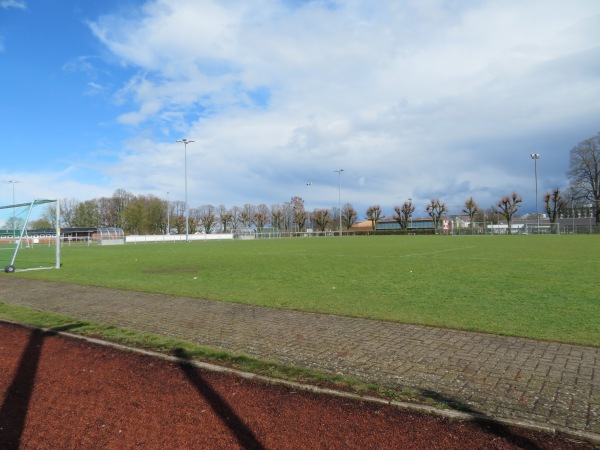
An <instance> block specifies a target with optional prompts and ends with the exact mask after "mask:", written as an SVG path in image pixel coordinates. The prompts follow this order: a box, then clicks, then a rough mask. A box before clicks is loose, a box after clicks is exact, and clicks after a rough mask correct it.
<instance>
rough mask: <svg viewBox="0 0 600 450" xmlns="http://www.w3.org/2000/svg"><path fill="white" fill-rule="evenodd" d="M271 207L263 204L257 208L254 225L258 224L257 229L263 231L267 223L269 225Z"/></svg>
mask: <svg viewBox="0 0 600 450" xmlns="http://www.w3.org/2000/svg"><path fill="white" fill-rule="evenodd" d="M269 216H270V213H269V207H268V206H267V205H265V204H264V203H261V204H260V205H258V206H257V207H256V212H255V213H254V223H255V224H256V228H257V229H258V230H262V229H263V228H264V227H265V225H266V224H267V223H269Z"/></svg>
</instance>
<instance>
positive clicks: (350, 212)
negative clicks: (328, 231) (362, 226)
mask: <svg viewBox="0 0 600 450" xmlns="http://www.w3.org/2000/svg"><path fill="white" fill-rule="evenodd" d="M357 220H358V213H357V212H356V210H355V209H354V208H353V207H352V204H350V203H346V204H344V206H342V226H343V227H345V228H346V230H349V229H350V228H352V226H353V225H354V224H355V223H356V221H357Z"/></svg>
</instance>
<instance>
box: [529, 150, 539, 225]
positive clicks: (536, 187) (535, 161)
mask: <svg viewBox="0 0 600 450" xmlns="http://www.w3.org/2000/svg"><path fill="white" fill-rule="evenodd" d="M531 159H533V166H534V171H535V215H536V217H537V232H538V234H539V232H540V212H539V210H538V182H537V160H538V159H540V154H539V153H532V154H531Z"/></svg>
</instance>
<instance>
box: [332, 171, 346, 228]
mask: <svg viewBox="0 0 600 450" xmlns="http://www.w3.org/2000/svg"><path fill="white" fill-rule="evenodd" d="M343 171H344V169H340V170H334V172H337V174H338V179H339V188H338V208H339V214H340V237H342V172H343Z"/></svg>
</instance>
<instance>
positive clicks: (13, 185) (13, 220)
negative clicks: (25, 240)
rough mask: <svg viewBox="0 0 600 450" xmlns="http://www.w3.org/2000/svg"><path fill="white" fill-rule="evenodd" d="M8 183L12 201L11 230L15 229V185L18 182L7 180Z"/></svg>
mask: <svg viewBox="0 0 600 450" xmlns="http://www.w3.org/2000/svg"><path fill="white" fill-rule="evenodd" d="M8 182H9V183H12V194H13V196H12V199H13V218H12V226H13V228H15V223H16V217H15V214H16V213H15V184H17V183H20V181H17V180H8Z"/></svg>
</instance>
